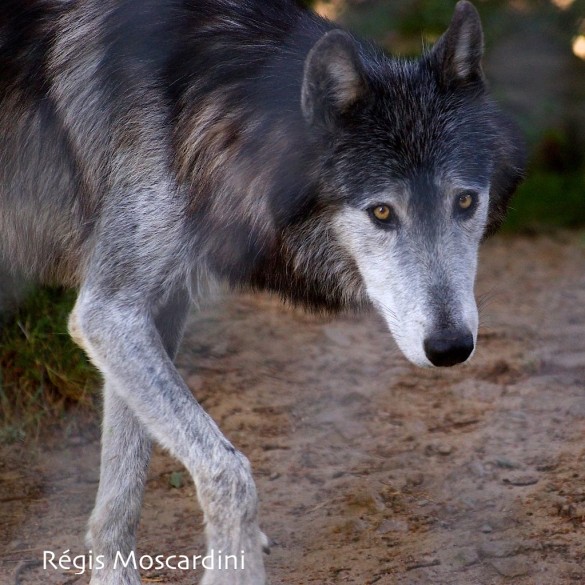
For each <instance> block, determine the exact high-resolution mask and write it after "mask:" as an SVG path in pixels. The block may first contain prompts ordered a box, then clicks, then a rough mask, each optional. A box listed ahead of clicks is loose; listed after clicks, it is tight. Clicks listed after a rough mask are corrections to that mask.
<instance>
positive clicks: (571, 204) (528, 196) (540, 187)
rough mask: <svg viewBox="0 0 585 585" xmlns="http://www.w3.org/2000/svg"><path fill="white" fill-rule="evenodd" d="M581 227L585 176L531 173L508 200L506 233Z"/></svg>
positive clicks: (540, 171) (583, 174) (584, 174)
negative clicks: (510, 199) (510, 200)
mask: <svg viewBox="0 0 585 585" xmlns="http://www.w3.org/2000/svg"><path fill="white" fill-rule="evenodd" d="M584 225H585V172H572V173H552V172H547V171H542V170H539V169H533V170H531V171H530V172H529V173H528V177H527V179H526V181H525V182H524V183H523V184H522V185H521V186H520V188H519V189H518V193H517V194H516V196H515V197H514V199H513V200H512V203H511V205H510V212H509V214H508V218H507V220H506V223H505V225H504V229H505V230H506V231H525V230H535V231H537V230H542V229H543V228H551V227H552V228H560V227H568V228H577V227H581V226H584Z"/></svg>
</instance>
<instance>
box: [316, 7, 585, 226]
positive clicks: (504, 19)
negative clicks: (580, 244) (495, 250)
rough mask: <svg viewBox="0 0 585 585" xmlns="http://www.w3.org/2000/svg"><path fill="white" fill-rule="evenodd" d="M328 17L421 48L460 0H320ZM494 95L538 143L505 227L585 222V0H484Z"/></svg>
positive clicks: (401, 52)
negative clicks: (525, 178)
mask: <svg viewBox="0 0 585 585" xmlns="http://www.w3.org/2000/svg"><path fill="white" fill-rule="evenodd" d="M306 3H307V4H309V5H311V6H312V7H313V8H314V9H316V10H317V11H318V12H320V13H321V14H322V15H324V16H326V17H327V18H331V19H334V20H337V21H339V22H340V23H342V24H343V25H345V26H347V27H349V28H351V29H352V30H354V31H356V32H358V33H360V34H363V35H364V36H366V37H370V38H373V39H375V40H376V41H378V42H379V43H380V44H381V45H383V46H384V47H385V48H386V49H387V50H388V51H389V52H390V53H391V54H392V55H395V56H400V57H413V56H417V55H419V54H420V53H421V51H422V50H423V47H428V46H429V45H431V44H433V43H434V42H435V41H436V40H437V39H438V38H439V36H440V35H441V33H442V32H443V31H444V30H445V29H446V28H447V26H448V25H449V21H450V19H451V16H452V14H453V7H454V6H455V1H451V0H449V1H447V0H400V1H392V0H314V1H310V0H309V1H307V2H306ZM474 4H475V6H476V7H477V9H478V10H479V12H480V14H481V17H482V22H483V26H484V33H485V39H486V55H485V61H484V67H485V72H486V75H487V78H488V80H489V82H490V85H491V90H492V93H493V95H494V96H495V97H496V98H497V99H498V100H499V101H500V103H501V104H502V105H503V106H504V107H505V108H506V110H507V111H508V112H509V113H511V114H512V115H513V116H514V117H515V119H516V120H517V121H518V122H519V123H520V125H521V127H522V129H523V131H524V134H525V136H526V139H527V141H528V145H529V150H530V168H529V174H528V177H527V180H526V182H525V183H524V185H523V186H522V187H521V189H520V191H519V193H518V195H517V197H516V198H515V199H514V201H513V204H512V210H511V212H510V216H509V218H508V222H507V224H506V226H505V229H506V230H508V231H519V230H522V231H543V230H551V229H554V228H559V227H569V228H575V227H579V226H583V225H585V0H475V2H474Z"/></svg>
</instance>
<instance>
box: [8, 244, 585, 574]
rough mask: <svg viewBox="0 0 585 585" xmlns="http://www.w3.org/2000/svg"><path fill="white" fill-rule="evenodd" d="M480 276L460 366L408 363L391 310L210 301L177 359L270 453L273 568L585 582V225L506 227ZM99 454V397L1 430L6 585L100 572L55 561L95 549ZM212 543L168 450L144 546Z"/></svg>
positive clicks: (262, 459)
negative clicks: (558, 229) (71, 410)
mask: <svg viewBox="0 0 585 585" xmlns="http://www.w3.org/2000/svg"><path fill="white" fill-rule="evenodd" d="M478 292H479V294H480V295H481V294H486V293H487V296H488V297H489V302H487V304H485V303H484V306H483V308H482V319H483V326H482V329H481V336H480V341H479V348H478V351H477V353H476V355H475V357H474V359H473V360H472V363H471V364H469V365H466V366H464V367H460V368H455V369H450V370H419V369H416V368H414V367H412V366H410V365H409V364H408V363H407V362H406V360H405V359H404V358H403V357H401V356H400V355H399V353H398V350H397V349H396V348H395V346H394V344H393V342H392V341H391V340H390V337H389V335H388V333H387V332H386V330H385V327H384V326H383V324H382V323H381V321H380V319H379V318H378V317H377V316H375V315H373V314H372V315H361V316H357V317H356V316H346V317H342V318H336V319H323V318H321V317H314V316H307V315H304V314H302V313H300V312H298V311H292V310H289V309H286V308H283V307H282V305H281V304H280V303H279V302H278V301H277V300H275V299H272V298H268V297H263V296H255V297H251V296H241V297H233V298H232V297H230V298H226V299H224V300H223V301H221V302H220V303H218V304H217V305H215V306H213V307H210V308H207V309H205V310H204V311H203V313H201V314H199V315H193V317H192V319H191V322H190V326H189V328H188V332H187V335H186V339H185V343H184V345H183V351H182V353H181V355H180V358H179V360H178V362H179V366H180V368H181V370H182V372H183V374H184V375H185V378H186V379H187V381H188V383H189V385H190V387H191V388H192V389H193V391H194V392H195V394H196V395H197V396H198V397H199V399H200V400H201V401H202V402H203V404H204V406H205V407H206V409H208V411H209V412H210V413H211V414H212V416H213V417H214V418H215V420H216V421H217V422H218V423H219V424H220V426H221V428H222V429H223V430H224V432H225V433H226V435H227V436H228V437H229V438H230V439H231V440H232V441H233V442H234V443H235V445H236V446H238V447H239V448H240V449H241V450H243V451H244V452H245V453H246V454H247V455H248V456H249V458H250V460H251V461H252V465H253V467H254V470H255V476H256V479H257V485H258V490H259V494H260V498H261V518H262V526H263V528H264V530H265V531H266V532H267V533H268V534H269V535H270V536H271V537H272V539H274V540H275V541H276V543H277V544H276V545H275V546H274V547H273V551H272V554H271V555H270V556H268V557H267V558H266V562H267V567H268V573H269V575H270V582H271V583H272V584H280V583H282V584H287V585H301V584H320V585H333V584H338V583H355V584H358V585H369V584H374V583H375V584H376V585H390V584H408V585H418V584H421V585H422V584H425V585H426V584H432V585H440V584H449V585H454V584H456V585H470V584H481V585H488V584H489V585H496V584H500V583H514V584H515V585H541V584H542V585H565V584H569V583H571V584H573V583H585V481H584V479H585V239H584V238H583V234H580V235H579V234H561V235H556V236H554V237H553V236H548V237H539V238H512V239H510V238H498V239H494V240H493V241H490V242H488V244H487V245H486V246H485V247H484V249H483V253H482V261H481V272H480V277H479V282H478ZM98 461H99V439H98V427H97V425H96V423H95V422H92V423H87V422H85V419H84V417H83V416H82V415H72V417H71V418H70V419H68V420H67V421H63V423H62V424H61V425H58V426H57V427H56V428H55V429H54V430H53V431H52V432H51V433H47V434H46V436H43V437H42V438H41V442H40V444H39V446H38V447H36V448H34V449H31V448H30V447H29V448H27V449H25V447H24V446H23V445H12V446H10V447H3V448H1V449H0V583H1V584H2V585H4V584H7V585H8V584H14V583H19V584H20V585H27V584H34V585H40V584H41V583H42V584H43V585H44V584H47V585H52V584H57V583H58V584H64V583H67V584H73V583H75V584H79V585H82V584H87V583H88V582H89V577H88V575H87V574H85V575H81V576H75V575H73V573H72V572H68V573H64V572H58V571H54V570H50V571H44V570H43V569H42V567H41V566H40V565H39V561H40V559H42V551H43V550H51V551H55V552H57V553H59V552H61V551H64V550H66V549H71V551H72V553H74V554H81V553H83V551H84V549H83V544H82V542H83V533H84V530H85V523H86V520H87V517H88V515H89V513H90V511H91V507H92V503H93V498H94V496H95V491H96V488H97V477H98V472H97V466H98ZM172 484H174V485H175V486H179V487H173V486H172ZM202 550H203V547H202V539H201V515H200V513H199V510H198V507H197V504H196V500H195V496H194V488H193V485H192V483H191V481H190V480H189V479H188V478H187V476H186V474H185V473H184V472H183V471H182V469H181V466H180V465H179V464H178V463H176V462H175V461H174V460H173V459H171V458H170V457H168V456H167V455H165V454H164V453H162V452H161V451H157V452H156V453H155V457H154V459H153V463H152V466H151V470H150V476H149V482H148V490H147V495H146V501H145V506H144V514H143V521H142V524H141V527H140V534H139V552H140V554H150V555H154V554H158V553H161V554H173V553H175V554H193V553H196V552H202ZM199 576H200V575H199V573H193V572H188V571H184V572H181V571H170V570H169V571H166V572H164V571H163V572H160V571H158V572H157V571H145V572H144V577H145V582H155V583H173V584H184V585H187V584H194V583H196V582H197V581H198V579H199Z"/></svg>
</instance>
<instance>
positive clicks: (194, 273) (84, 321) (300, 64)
mask: <svg viewBox="0 0 585 585" xmlns="http://www.w3.org/2000/svg"><path fill="white" fill-rule="evenodd" d="M482 48H483V39H482V36H481V27H480V25H479V19H478V17H477V14H476V12H475V10H474V9H473V7H472V6H471V5H470V4H469V3H466V2H460V3H459V4H458V5H457V9H456V11H455V16H454V19H453V22H452V24H451V27H450V29H449V31H448V32H447V33H446V34H445V35H444V37H443V38H442V39H441V40H440V41H439V42H438V43H437V45H436V47H435V48H434V49H433V50H432V51H430V52H429V53H427V54H426V55H424V56H423V57H422V58H421V59H420V60H418V61H413V62H410V61H408V62H406V61H396V60H392V59H390V58H389V57H388V56H386V55H385V54H384V53H383V52H382V51H380V50H379V49H377V48H375V47H374V46H372V45H371V44H369V43H365V42H363V41H361V40H359V39H357V38H355V37H353V36H351V35H350V34H349V33H346V32H342V31H340V30H339V29H337V28H336V27H335V26H334V25H333V24H331V23H328V22H326V21H324V20H322V19H320V18H318V17H317V16H316V15H314V14H312V13H310V12H308V11H305V10H303V9H301V8H300V7H299V6H297V5H296V4H295V3H294V2H293V1H292V0H274V1H272V2H264V1H262V0H79V1H77V2H65V1H62V0H4V1H3V2H2V5H1V6H0V63H1V64H2V69H1V72H0V259H1V261H2V263H3V264H5V265H8V266H10V267H11V269H12V270H13V271H14V272H16V273H20V274H22V275H24V276H25V277H26V278H31V279H34V280H37V281H40V282H46V283H58V284H63V285H66V286H74V287H76V288H78V289H79V297H78V301H77V304H76V306H75V309H74V311H73V313H72V316H71V319H70V330H71V333H72V335H73V337H74V338H75V339H76V341H77V342H78V343H79V344H80V345H81V346H82V347H84V348H85V350H86V351H87V353H88V354H89V356H90V357H91V359H92V360H93V362H94V363H95V364H96V365H97V367H98V368H99V369H100V370H101V372H102V373H103V375H104V377H105V387H104V400H105V408H104V410H105V412H104V436H103V453H102V469H101V482H100V488H99V492H98V496H97V501H96V506H95V509H94V512H93V514H92V518H91V522H90V529H89V534H88V544H90V546H91V547H92V550H93V551H94V555H101V554H103V555H105V556H106V559H108V560H111V559H112V558H113V556H114V555H115V553H116V552H117V551H120V552H121V553H122V554H124V553H128V552H129V551H131V550H132V549H133V547H134V545H135V536H134V535H135V530H136V526H137V523H138V519H139V515H140V507H141V501H142V492H143V487H144V479H145V473H146V468H147V465H148V460H149V456H150V440H151V439H154V440H156V441H158V442H159V443H160V444H162V445H163V446H165V447H166V448H168V449H169V451H170V452H171V453H172V454H173V455H174V456H176V457H177V458H178V459H179V460H180V461H181V462H182V463H183V464H184V465H185V466H186V467H187V469H188V470H189V472H190V473H191V474H192V476H193V478H194V481H195V485H196V488H197V493H198V498H199V501H200V503H201V506H202V508H203V511H204V515H205V521H206V532H207V538H208V546H209V547H210V548H213V549H215V550H216V551H217V550H219V549H221V550H222V551H223V552H224V553H226V554H239V553H240V551H241V550H244V551H245V554H246V569H245V570H244V571H237V572H233V571H232V572H225V571H224V572H221V571H215V572H214V571H208V572H207V573H206V575H205V577H204V579H203V583H204V584H205V585H262V584H263V583H265V577H264V569H263V561H262V548H263V547H264V546H265V545H266V540H265V538H264V537H263V535H262V533H261V532H260V530H259V528H258V523H257V497H256V490H255V487H254V482H253V480H252V475H251V472H250V466H249V463H248V461H247V460H246V458H245V457H244V456H243V455H242V454H241V453H239V452H238V451H236V450H235V449H234V448H233V447H232V445H231V444H230V443H229V442H228V441H227V440H226V439H225V438H224V437H223V435H222V434H221V432H220V431H219V429H218V428H217V426H216V425H215V423H214V422H213V421H212V420H211V419H210V418H209V416H208V415H207V414H206V413H205V412H204V411H203V410H202V408H201V407H200V406H199V404H198V403H197V402H196V400H195V399H194V398H193V396H192V394H191V393H190V391H189V389H188V388H187V386H186V385H185V384H184V382H183V381H182V380H181V378H180V376H179V375H178V373H177V371H176V369H175V367H174V366H173V363H172V358H173V357H174V354H175V352H176V349H177V346H178V342H179V339H180V336H181V332H182V328H183V324H184V320H185V315H186V313H187V308H188V305H189V299H190V298H191V299H192V300H195V301H196V300H197V299H198V298H199V297H200V296H201V294H203V293H204V291H205V290H206V289H207V288H208V287H209V283H210V282H214V281H216V280H218V281H227V282H228V283H230V284H231V285H232V286H234V287H248V288H253V289H263V290H270V291H275V292H277V293H279V294H280V295H282V296H283V298H285V299H289V300H290V301H292V302H297V303H301V304H303V305H305V306H307V307H309V308H313V309H317V310H330V311H336V310H339V309H343V308H354V307H359V306H361V305H363V304H365V303H367V302H368V298H369V297H368V291H367V290H366V288H367V286H366V284H367V283H365V282H364V278H363V271H362V270H361V268H360V267H359V266H358V264H359V262H360V261H361V260H360V258H361V256H360V254H359V253H354V252H352V251H351V250H350V248H349V247H348V245H345V244H344V242H342V241H341V239H343V238H341V239H340V235H339V234H340V233H342V232H343V229H342V231H341V232H340V231H339V230H340V229H341V228H339V226H338V225H337V224H335V222H334V221H333V218H342V217H350V216H351V217H354V216H355V217H358V215H359V213H362V211H363V208H364V205H365V203H364V202H365V201H366V200H367V199H368V198H370V199H371V197H372V196H373V194H375V193H379V192H380V191H381V190H384V189H388V188H389V185H390V186H394V187H396V186H399V185H402V186H405V189H407V190H408V192H409V193H411V196H409V197H410V198H409V204H408V206H409V209H410V210H411V212H412V213H411V214H410V216H409V217H411V218H415V219H413V220H412V221H413V222H415V223H414V224H413V225H415V228H413V231H412V233H413V234H414V236H413V238H414V239H411V240H409V241H410V242H411V243H410V244H408V246H410V248H412V246H413V245H414V244H413V242H415V241H416V242H418V244H417V246H420V248H419V249H420V250H422V251H421V252H420V254H419V256H417V258H419V259H422V260H421V261H424V258H426V257H427V256H425V254H427V255H435V256H438V257H439V259H440V257H441V253H443V254H445V253H446V248H445V249H442V248H441V244H440V243H439V242H440V241H441V238H442V237H443V236H441V234H443V232H444V231H445V229H447V227H446V226H450V225H451V224H453V222H452V221H451V220H448V218H447V215H445V214H443V215H441V214H440V213H439V212H438V211H437V209H438V203H437V202H438V201H439V200H440V198H442V197H444V196H443V194H441V193H439V191H440V189H439V188H438V187H437V183H436V180H434V182H433V179H432V177H436V176H438V175H437V173H438V172H439V170H440V172H441V173H443V174H442V175H441V176H448V175H449V173H453V172H454V173H455V174H456V175H457V176H458V177H464V179H465V180H473V181H474V184H482V185H490V188H489V214H488V216H487V220H486V221H484V222H483V223H481V225H480V224H479V223H478V224H477V225H478V226H479V227H477V228H476V232H477V230H479V232H477V234H476V235H472V236H469V238H470V239H469V241H472V245H471V244H470V249H471V248H473V250H472V251H471V252H470V253H472V252H473V253H474V251H475V248H474V246H475V245H476V244H477V242H478V241H479V239H480V238H481V236H482V234H483V235H486V234H488V233H491V232H493V231H495V229H496V228H497V227H498V225H499V224H500V223H501V221H502V218H503V215H504V212H505V209H506V206H507V202H508V199H509V197H510V196H511V195H512V193H513V191H514V189H515V187H516V185H517V183H518V181H519V180H520V178H521V175H522V167H523V153H522V147H521V141H520V140H519V138H518V136H517V132H516V130H515V128H514V126H513V124H511V123H510V122H509V121H508V120H507V119H506V118H505V117H503V116H502V115H501V114H500V112H499V111H498V109H497V108H496V106H495V105H494V103H493V102H492V101H491V100H490V98H489V96H488V94H487V92H486V88H485V83H484V80H483V74H482V73H481V66H480V59H481V54H482ZM394 187H393V188H394ZM396 189H398V187H396ZM441 200H442V199H441ZM449 209H450V208H449ZM441 213H442V212H441ZM445 213H447V212H445ZM343 214H345V215H343ZM352 214H354V215H352ZM355 214H358V215H355ZM359 217H362V216H361V215H359ZM363 217H365V215H363ZM416 218H419V219H416ZM441 218H442V219H441ZM360 221H361V220H360ZM367 225H368V226H369V225H370V224H367ZM453 225H454V224H453ZM470 225H471V224H470ZM416 226H418V227H416ZM441 226H442V227H441ZM367 229H369V228H366V227H364V230H366V231H367ZM457 229H458V230H459V232H461V233H467V232H469V233H471V231H470V229H467V232H466V230H465V229H459V228H457ZM441 230H443V231H441ZM459 232H458V233H459ZM476 232H474V234H475V233H476ZM377 233H378V232H376V234H377ZM416 234H418V235H416ZM349 235H351V234H349ZM476 236H477V237H476ZM377 237H378V235H374V236H371V235H369V232H368V235H367V236H365V238H366V239H365V240H364V241H367V242H369V243H368V244H367V246H370V245H374V244H373V243H372V242H373V241H374V240H376V238H377ZM380 237H381V236H380ZM368 238H369V239H368ZM417 238H418V239H417ZM476 240H477V242H476ZM453 241H454V242H455V241H456V240H453ZM462 241H463V240H462ZM465 241H467V240H465ZM367 246H366V247H367ZM408 246H406V244H403V248H402V252H401V253H400V254H401V255H400V257H401V258H402V263H403V264H405V274H406V275H408V273H409V270H411V269H413V267H414V264H416V262H418V260H412V261H411V260H408V258H414V256H412V254H411V252H409V250H408ZM364 249H365V248H364ZM396 249H397V250H400V249H401V248H400V245H399V244H397V248H396ZM424 250H426V252H425V251H424ZM364 253H368V252H367V251H366V252H364ZM417 253H418V252H417ZM409 254H410V255H409ZM429 257H430V256H429ZM449 266H450V265H449V263H448V262H446V263H444V264H441V268H440V270H442V271H443V272H441V274H443V276H444V279H443V280H441V279H439V280H438V281H437V282H439V284H438V285H436V286H439V288H440V291H441V294H442V293H445V294H447V293H448V295H451V294H453V295H455V296H456V294H457V291H456V286H455V284H453V282H454V281H453V282H451V280H450V275H451V272H454V271H456V270H458V268H457V267H454V268H446V267H449ZM469 273H470V278H472V277H473V275H474V270H471V268H470V269H469ZM421 286H422V285H421ZM433 286H434V285H433ZM427 288H428V287H427ZM431 289H432V287H431V288H428V290H431ZM425 290H426V289H425ZM445 291H447V292H445ZM370 296H371V295H370ZM433 302H434V303H438V305H437V307H436V314H437V315H441V314H443V317H440V316H439V317H438V319H439V321H441V320H442V322H443V321H444V322H445V323H448V324H449V323H451V321H453V323H455V321H456V318H455V317H454V316H453V315H451V314H446V313H445V311H444V308H445V306H446V304H445V303H446V301H445V302H438V301H436V299H435V300H434V301H432V302H429V306H432V305H433ZM433 310H435V309H433ZM387 318H388V319H392V317H387ZM443 325H444V323H443ZM443 325H441V326H443ZM444 326H447V325H444ZM449 326H450V325H449ZM394 334H395V336H397V338H398V339H399V337H400V332H399V331H398V332H396V331H395V332H394ZM106 564H107V563H106ZM139 582H140V581H139V576H138V575H137V574H136V573H135V572H134V571H133V570H130V569H128V570H119V571H117V572H116V571H114V570H113V569H112V567H111V566H110V564H107V566H106V568H105V569H103V570H100V571H94V573H93V576H92V581H91V583H92V585H122V584H124V585H136V584H138V583H139Z"/></svg>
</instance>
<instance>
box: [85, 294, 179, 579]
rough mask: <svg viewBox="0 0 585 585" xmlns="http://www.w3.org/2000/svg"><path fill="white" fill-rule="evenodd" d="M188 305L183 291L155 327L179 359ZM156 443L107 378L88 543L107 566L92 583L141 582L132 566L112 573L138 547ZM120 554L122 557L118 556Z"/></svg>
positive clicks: (173, 355) (121, 565)
mask: <svg viewBox="0 0 585 585" xmlns="http://www.w3.org/2000/svg"><path fill="white" fill-rule="evenodd" d="M188 306H189V298H188V294H187V293H186V292H185V291H181V292H180V293H178V294H177V295H176V296H175V297H174V298H173V299H172V300H171V301H170V302H169V303H167V305H166V306H165V307H164V308H163V309H162V310H161V311H160V312H159V314H158V316H157V319H156V326H157V329H158V332H159V334H160V336H161V340H162V342H163V344H164V347H165V349H166V350H167V353H168V354H169V356H170V357H171V358H174V357H175V354H176V352H177V349H178V346H179V341H180V338H181V335H182V331H183V324H184V322H185V317H186V315H187V310H188ZM150 451H151V441H150V437H149V436H148V435H147V433H146V430H145V428H144V427H143V425H142V424H140V422H139V421H138V420H137V418H136V417H135V416H134V414H133V413H132V411H131V410H130V409H129V408H128V406H127V405H126V403H125V402H124V401H123V400H122V399H121V398H120V397H119V396H118V393H117V392H116V391H115V388H114V387H113V386H112V385H111V384H110V383H108V382H106V385H105V387H104V421H103V429H102V457H101V468H100V485H99V489H98V494H97V498H96V503H95V507H94V510H93V512H92V515H91V519H90V522H89V530H88V533H87V545H88V547H89V548H90V549H91V550H92V551H93V554H94V558H96V556H97V555H103V557H104V559H106V562H105V563H104V565H105V566H104V568H103V569H101V570H98V571H96V572H95V574H94V579H93V581H92V583H93V582H96V583H97V582H100V583H102V582H106V583H107V582H108V579H109V580H110V582H111V581H112V579H114V580H115V582H116V583H118V582H123V583H124V584H126V583H128V584H134V583H136V584H138V583H140V578H139V576H138V573H137V572H136V570H135V568H134V567H133V566H132V565H128V566H127V567H124V566H123V564H122V563H118V570H117V572H116V574H114V576H113V577H112V576H110V577H108V576H107V575H108V571H109V572H110V573H112V571H113V570H114V566H115V564H116V559H117V558H118V560H120V559H124V560H126V559H128V558H129V555H130V554H131V553H132V551H133V550H134V549H135V544H136V528H137V527H138V522H139V520H140V511H141V509H142V495H143V492H144V483H145V481H146V472H147V468H148V463H149V460H150ZM117 555H118V556H117Z"/></svg>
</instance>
